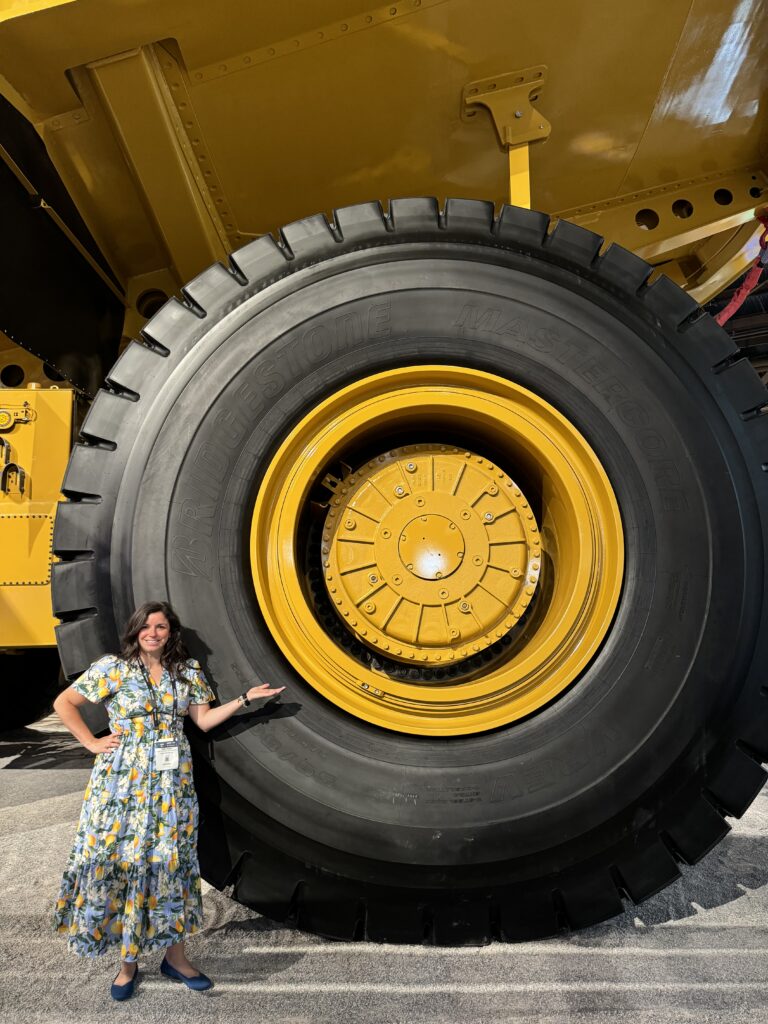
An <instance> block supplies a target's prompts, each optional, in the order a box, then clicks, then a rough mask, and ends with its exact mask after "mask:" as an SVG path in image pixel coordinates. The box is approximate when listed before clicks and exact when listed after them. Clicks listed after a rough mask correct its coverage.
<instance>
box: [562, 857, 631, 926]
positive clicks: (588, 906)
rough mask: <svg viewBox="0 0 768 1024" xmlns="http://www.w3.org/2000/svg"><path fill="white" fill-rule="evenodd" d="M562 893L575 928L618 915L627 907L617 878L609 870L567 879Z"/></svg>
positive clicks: (563, 883) (568, 915)
mask: <svg viewBox="0 0 768 1024" xmlns="http://www.w3.org/2000/svg"><path fill="white" fill-rule="evenodd" d="M560 894H561V895H562V898H563V903H564V905H565V913H566V917H567V918H568V923H569V925H570V926H571V928H587V927H588V926H589V925H593V924H599V923H600V922H601V921H605V920H606V919H607V918H609V917H615V916H616V914H620V913H621V912H622V911H623V909H624V904H623V903H622V902H621V897H620V896H619V894H618V892H617V891H616V886H615V884H614V882H613V879H612V878H611V876H610V875H609V874H608V872H607V871H604V872H602V873H598V874H590V875H588V876H586V877H584V878H578V879H572V880H564V881H563V882H562V883H561V885H560Z"/></svg>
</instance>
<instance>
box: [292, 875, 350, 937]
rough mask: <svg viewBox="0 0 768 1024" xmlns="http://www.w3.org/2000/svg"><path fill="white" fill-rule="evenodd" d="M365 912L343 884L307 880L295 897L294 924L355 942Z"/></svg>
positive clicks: (321, 933) (320, 933) (326, 880)
mask: <svg viewBox="0 0 768 1024" xmlns="http://www.w3.org/2000/svg"><path fill="white" fill-rule="evenodd" d="M364 917H365V910H364V907H363V906H362V903H361V902H360V899H359V898H358V897H357V896H350V890H349V887H348V886H347V885H344V884H343V883H341V884H339V883H337V882H334V881H331V880H329V879H322V880H320V879H314V878H313V879H309V880H308V881H305V882H303V883H302V885H301V888H300V890H299V896H298V916H297V922H296V923H297V924H298V926H299V928H304V929H306V930H307V931H310V932H316V933H317V934H318V935H324V936H325V937H326V938H328V939H347V940H350V939H354V938H355V937H356V936H357V932H358V929H359V927H360V925H361V923H363V921H364Z"/></svg>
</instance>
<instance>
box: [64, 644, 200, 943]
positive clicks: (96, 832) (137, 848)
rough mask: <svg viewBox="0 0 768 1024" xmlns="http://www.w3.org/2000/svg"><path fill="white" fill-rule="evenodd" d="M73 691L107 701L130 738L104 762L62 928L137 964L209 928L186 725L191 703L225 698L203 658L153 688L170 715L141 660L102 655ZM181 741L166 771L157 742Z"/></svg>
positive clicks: (91, 793)
mask: <svg viewBox="0 0 768 1024" xmlns="http://www.w3.org/2000/svg"><path fill="white" fill-rule="evenodd" d="M73 685H74V689H75V690H76V691H77V692H78V693H81V694H82V695H83V696H84V697H87V698H88V700H90V701H94V702H102V701H103V702H105V704H106V708H107V711H108V714H109V724H110V728H111V729H112V731H113V732H116V733H119V734H120V737H121V740H120V746H119V747H118V748H117V749H116V750H114V751H110V752H109V753H106V754H98V755H97V757H96V761H95V763H94V766H93V771H92V773H91V778H90V781H89V783H88V786H87V788H86V790H85V799H84V801H83V809H82V813H81V815H80V822H79V825H78V829H77V836H76V839H75V845H74V848H73V850H72V853H71V854H70V857H69V862H68V864H67V868H66V871H65V872H64V878H63V880H62V884H61V890H60V892H59V898H58V900H57V901H56V908H55V911H54V927H55V929H56V930H57V931H58V932H61V933H63V934H66V935H67V936H68V937H69V945H70V948H71V949H73V950H74V952H75V953H78V954H79V955H81V956H100V955H101V954H103V953H106V952H107V950H108V949H109V948H110V947H112V946H117V947H119V948H120V956H121V958H122V959H123V960H137V959H138V957H139V956H140V954H142V953H147V952H149V951H150V950H153V949H159V948H161V947H163V946H170V945H172V944H173V943H174V942H178V941H179V940H180V939H183V938H184V937H185V936H186V935H190V934H192V933H193V932H195V931H197V930H198V929H199V928H200V925H201V923H202V898H201V890H200V873H199V868H198V863H197V820H198V810H197V797H196V795H195V790H194V786H193V782H192V760H191V755H190V750H189V742H188V740H187V738H186V736H185V735H184V731H183V722H184V716H185V715H186V713H187V709H188V708H189V705H190V704H205V703H208V702H210V701H213V700H214V699H215V698H214V694H213V692H212V690H211V688H210V687H209V685H208V683H207V682H206V680H205V677H204V676H203V674H202V672H201V671H200V666H199V664H198V663H197V662H196V661H188V662H187V663H186V664H185V665H184V667H183V668H182V669H181V671H180V673H178V674H177V675H176V677H175V679H173V680H172V679H171V676H170V674H169V672H168V670H167V669H166V670H164V671H163V676H162V679H161V681H160V683H159V684H158V683H155V682H152V683H151V686H152V688H153V690H154V695H155V704H156V706H157V710H158V711H159V712H161V713H160V714H153V703H152V700H151V697H152V694H151V693H150V691H149V687H148V682H147V679H146V676H145V674H144V673H143V671H142V668H141V666H140V664H139V663H138V662H136V663H134V662H126V661H124V660H122V659H121V658H117V657H113V656H111V655H110V656H107V657H105V658H101V659H100V660H99V661H97V662H95V663H94V664H93V665H91V667H90V668H89V669H88V670H87V672H85V673H84V674H83V675H82V676H80V678H79V679H78V680H77V682H75V683H74V684H73ZM174 687H175V691H176V719H175V721H174V719H173V706H174ZM155 722H157V725H156V724H155ZM172 737H176V738H177V739H178V742H179V766H178V768H176V769H173V768H171V769H165V770H163V771H158V770H157V768H156V765H155V741H156V740H164V739H171V738H172Z"/></svg>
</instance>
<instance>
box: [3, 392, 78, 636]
mask: <svg viewBox="0 0 768 1024" xmlns="http://www.w3.org/2000/svg"><path fill="white" fill-rule="evenodd" d="M73 397H74V396H73V392H72V391H71V390H65V389H59V388H55V387H50V388H47V389H43V388H40V387H29V388H14V389H11V388H3V389H0V648H10V647H40V646H49V645H53V644H55V642H56V641H55V637H54V625H55V622H56V620H55V619H54V617H53V615H52V614H51V593H50V576H51V568H50V567H51V559H52V554H51V542H52V536H53V521H54V516H55V513H56V503H57V501H58V499H59V498H60V496H61V494H60V490H61V480H62V478H63V476H64V470H65V468H66V465H67V460H68V458H69V449H70V444H71V436H72V409H73ZM5 471H7V472H5ZM3 485H4V486H3Z"/></svg>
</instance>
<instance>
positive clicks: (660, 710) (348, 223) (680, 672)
mask: <svg viewBox="0 0 768 1024" xmlns="http://www.w3.org/2000/svg"><path fill="white" fill-rule="evenodd" d="M649 274H650V268H649V267H648V266H647V265H646V264H645V263H643V261H641V260H639V259H637V257H635V256H633V255H632V254H630V253H628V252H626V251H625V250H622V249H620V248H618V247H616V246H612V247H610V248H608V249H607V250H606V251H605V252H603V253H601V251H600V239H599V238H597V237H596V236H594V235H592V234H591V233H590V232H587V231H584V230H583V229H581V228H577V227H575V226H574V225H571V224H566V223H560V224H558V225H557V226H556V227H555V229H554V230H553V231H551V232H550V231H549V222H548V218H547V217H546V216H545V215H543V214H539V213H535V212H531V211H527V210H520V209H516V208H511V207H508V208H505V209H504V210H503V211H502V213H501V216H500V217H499V218H497V219H494V216H493V210H492V207H491V206H490V205H489V204H486V203H481V202H474V201H462V200H452V201H449V202H448V204H447V206H446V208H445V210H443V211H440V210H439V209H438V206H437V203H436V202H435V201H434V200H430V199H412V200H395V201H393V202H392V203H391V204H390V207H389V211H388V214H387V215H386V216H385V215H384V214H383V212H382V210H381V208H380V207H379V206H378V205H376V204H370V205H365V206H359V207H351V208H348V209H344V210H339V211H338V212H337V213H336V215H335V218H334V222H333V223H332V224H329V223H328V222H327V221H326V220H325V218H323V217H313V218H309V219H307V220H305V221H302V222H300V223H298V224H293V225H290V226H288V227H287V228H285V229H284V230H283V232H282V233H281V235H280V237H279V239H278V240H277V241H275V240H274V239H272V238H269V237H266V238H262V239H259V240H258V241H256V242H253V243H251V244H250V245H248V246H246V247H245V248H244V249H242V250H240V251H239V252H238V253H236V254H235V255H234V257H233V261H232V265H231V266H230V267H229V268H224V267H221V266H218V265H217V266H214V267H212V268H210V269H209V270H208V271H206V272H205V273H204V274H202V275H200V277H199V278H197V279H196V280H194V281H193V282H191V283H190V284H189V285H188V287H187V288H186V289H185V290H184V296H183V301H176V300H172V301H171V302H169V303H168V304H167V305H166V306H165V307H164V308H163V309H162V310H161V311H160V312H159V313H158V314H157V315H156V316H155V317H154V318H153V319H152V320H151V321H150V322H149V324H148V325H147V328H146V330H145V332H144V336H143V338H142V339H141V340H140V341H137V342H135V343H134V344H132V345H131V346H129V347H128V348H127V349H126V350H125V352H124V353H123V355H122V356H121V358H120V359H119V361H118V362H117V364H116V365H115V367H114V368H113V369H112V371H111V372H110V375H109V378H108V381H107V385H106V387H105V389H103V390H102V391H101V392H100V393H99V395H98V396H97V398H96V400H95V402H94V404H93V406H92V409H91V412H90V413H89V416H88V418H87V420H86V422H85V425H84V431H83V432H84V441H83V443H81V444H80V445H78V446H77V447H76V449H75V451H74V453H73V456H72V460H71V462H70V467H69V469H68V472H67V475H66V479H65V484H64V489H65V493H66V495H67V497H68V499H69V501H68V503H67V504H64V505H62V507H61V512H60V514H59V516H58V519H57V523H56V530H55V537H54V545H55V549H56V551H57V553H58V554H59V555H60V556H61V557H62V559H63V561H62V562H61V563H59V564H58V565H56V566H55V567H54V602H55V610H56V614H58V615H60V616H61V617H62V618H63V619H64V622H63V624H62V625H61V626H60V628H59V632H58V637H59V644H60V649H61V654H62V659H63V663H64V666H65V670H66V671H67V673H68V674H69V675H74V674H76V673H78V672H79V671H81V670H82V669H83V668H85V667H86V666H87V664H88V663H89V662H90V661H92V660H94V659H95V658H96V657H98V656H99V655H100V654H102V653H103V652H104V651H107V650H113V649H115V647H116V642H117V641H116V636H117V632H116V623H121V622H122V621H123V620H124V619H125V618H126V617H127V615H128V613H129V612H130V610H131V609H132V608H133V606H134V605H135V604H136V603H138V602H139V601H141V600H144V599H147V598H150V597H164V598H168V599H170V600H171V602H172V603H173V604H174V606H175V607H176V609H177V611H178V612H179V614H180V616H181V618H182V621H183V622H185V623H186V624H187V625H188V627H189V629H190V631H191V635H190V638H191V645H192V647H193V648H194V651H195V653H196V654H197V655H198V656H199V657H200V658H201V660H202V661H203V663H204V665H205V667H206V669H207V670H208V672H209V675H210V677H211V679H212V681H213V682H214V684H215V686H216V688H217V692H218V693H219V695H220V697H221V698H222V699H228V698H230V697H232V696H234V695H235V694H237V693H239V692H241V691H242V689H243V688H244V685H247V684H248V683H249V682H250V681H251V680H254V679H263V680H265V681H269V682H271V683H273V684H275V685H285V686H286V687H287V690H286V692H285V694H284V696H283V700H282V702H281V704H280V705H279V707H277V709H275V710H273V711H269V710H266V711H261V710H260V711H256V712H254V713H253V714H250V715H243V716H241V717H239V718H238V719H236V720H233V721H232V722H231V723H230V725H229V726H228V727H227V728H225V729H224V730H222V733H221V735H218V736H214V737H213V738H212V739H211V740H210V742H209V741H202V740H200V739H199V737H198V738H197V739H196V740H195V746H196V753H197V758H196V762H197V765H196V769H197V782H198V790H199V793H200V796H201V801H202V804H203V818H204V823H203V828H202V831H201V840H200V843H201V845H200V853H201V863H202V865H203V870H204V873H205V874H206V877H208V878H209V879H210V880H211V881H212V882H214V884H217V885H219V886H223V885H225V884H228V883H233V884H234V885H235V893H236V895H237V897H238V898H239V899H241V900H243V901H244V902H247V903H250V904H251V905H253V906H256V907H257V908H258V909H261V910H263V911H264V912H265V913H268V914H271V915H272V916H275V917H278V918H286V917H290V918H292V919H296V920H297V921H298V922H299V923H300V924H301V926H302V927H306V928H308V929H310V930H314V931H317V932H319V933H321V934H324V935H331V936H339V937H345V938H350V937H359V938H362V937H366V936H367V937H369V938H374V939H378V940H389V941H410V942H419V941H434V942H439V943H446V944H454V943H467V942H470V943H474V942H478V941H485V940H487V939H489V938H491V937H494V936H496V937H500V938H505V939H518V938H524V937H527V936H534V935H537V936H540V935H544V934H550V933H552V932H553V931H556V930H558V929H559V928H567V927H574V928H575V927H582V926H584V925H587V924H591V923H594V922H595V921H599V920H602V919H604V918H605V917H608V916H610V915H612V914H614V913H617V912H618V911H619V910H620V909H621V901H622V899H624V898H631V899H636V900H640V899H644V898H647V897H648V896H650V895H651V894H652V893H654V892H656V891H658V889H659V888H661V887H663V886H664V885H666V884H667V883H668V882H670V881H671V880H673V878H674V877H675V876H676V871H677V868H676V861H683V862H687V863H692V862H695V861H696V860H698V859H699V858H700V857H701V856H703V855H704V854H705V853H706V852H707V850H709V849H710V848H711V846H712V845H714V843H716V842H717V841H718V839H719V838H720V837H721V836H722V835H723V834H724V833H725V832H726V831H727V828H728V826H727V823H726V822H725V816H726V815H727V814H740V813H742V812H743V810H744V808H745V807H746V806H747V805H748V803H749V801H750V800H751V799H752V798H753V796H754V795H755V794H756V793H757V791H758V789H759V788H760V786H761V784H762V780H763V779H764V777H765V773H764V772H763V771H762V769H761V767H760V761H761V760H762V759H763V758H765V757H766V756H767V755H768V701H767V700H766V696H765V691H764V685H765V682H766V680H765V671H764V666H765V664H766V653H768V652H767V651H766V647H768V629H766V622H765V619H766V614H767V613H768V607H767V606H766V601H765V569H766V565H765V549H764V537H765V519H766V514H767V513H768V478H767V477H766V473H765V472H764V466H765V465H766V464H768V430H767V429H766V423H767V422H768V418H766V417H765V416H763V415H762V414H761V409H762V408H763V406H764V404H765V390H764V388H763V386H762V384H761V382H760V380H759V378H758V376H757V374H756V373H755V372H754V370H753V369H752V367H751V366H750V364H749V361H748V360H747V359H745V358H740V357H739V354H738V352H737V350H736V348H735V346H734V345H733V343H732V342H731V341H730V339H729V338H728V336H727V335H726V334H725V332H724V331H722V330H721V329H720V328H718V327H717V325H716V324H715V323H714V322H713V321H712V320H711V319H710V318H709V317H708V316H705V315H703V314H701V312H700V310H699V309H698V307H697V306H696V304H695V303H694V302H693V301H692V300H691V299H690V298H689V297H688V296H686V295H685V294H684V293H682V292H681V291H680V290H679V289H678V288H677V287H676V286H675V285H673V284H672V283H671V282H670V281H669V280H668V279H666V278H664V277H662V278H660V279H659V280H658V281H656V282H655V283H654V284H652V285H650V286H649V285H648V283H647V281H648V276H649ZM427 362H435V363H448V364H454V365H456V364H458V365H469V366H473V367H476V368H478V369H482V370H486V371H489V372H493V373H497V374H501V375H504V376H507V377H509V378H510V379H512V380H514V381H516V382H517V383H520V384H522V385H524V386H525V387H528V388H531V389H532V390H534V391H536V392H537V393H538V394H540V395H542V396H543V397H544V398H545V399H546V400H547V401H549V402H550V403H552V404H553V405H554V406H556V407H557V408H558V409H559V410H560V411H561V412H562V413H563V414H564V415H566V416H567V417H568V418H569V419H570V420H571V421H572V422H573V423H574V424H575V425H576V426H577V427H578V428H579V429H580V430H581V432H582V433H583V434H584V435H585V436H586V437H587V439H588V440H589V442H590V443H591V445H592V446H593V448H594V449H595V450H596V452H597V453H598V455H599V457H600V459H601V461H602V463H603V465H604V467H605V469H606V471H607V473H608V475H609V477H610V479H611V482H612V485H613V487H614V490H615V492H616V495H617V498H618V501H619V505H620V509H621V514H622V519H623V524H624V530H625V537H626V545H627V550H626V572H625V580H624V588H623V592H622V597H621V601H620V605H619V609H618V611H617V615H616V618H615V621H614V623H613V626H612V628H611V630H610V633H609V635H608V637H607V638H606V640H605V642H604V644H603V646H602V648H601V650H600V652H599V653H598V655H597V656H596V658H595V659H594V660H593V662H592V664H591V665H590V666H589V667H588V669H587V670H586V671H585V672H584V673H583V675H582V677H581V678H580V679H579V680H578V681H577V682H576V683H575V684H574V685H573V686H572V687H571V689H570V690H569V691H568V692H567V693H565V694H564V695H562V696H561V698H560V699H559V700H557V701H555V702H554V703H553V704H551V705H550V706H549V707H547V708H545V709H543V710H542V711H541V712H539V713H538V714H536V715H534V716H533V717H531V718H530V719H529V720H527V721H525V722H521V723H517V724H516V725H514V726H510V727H509V728H505V729H500V730H496V731H494V732H491V733H488V734H484V735H480V736H473V737H460V738H455V739H432V738H428V737H412V736H404V735H395V734H392V733H388V732H386V731H384V730H380V729H377V728H376V727H373V726H370V725H367V724H366V723H363V722H361V721H358V720H357V719H354V718H352V717H350V716H348V715H346V714H345V713H344V712H341V711H339V710H338V709H337V708H335V707H333V706H332V705H330V704H329V702H327V701H325V700H324V699H323V698H322V697H320V696H319V695H318V694H317V693H316V692H315V691H314V689H313V688H312V687H311V685H309V684H308V683H307V681H305V680H302V679H300V678H299V677H298V676H297V674H296V673H295V672H294V671H293V669H292V668H291V667H290V665H289V664H288V662H287V660H286V659H285V657H284V656H283V655H282V653H281V652H280V651H279V650H278V649H277V647H276V645H275V643H274V641H273V640H272V638H271V637H270V635H269V633H268V631H267V629H266V627H265V625H264V622H263V620H262V618H261V615H260V612H259V609H258V606H257V603H256V600H255V596H254V593H253V586H252V583H251V579H250V570H249V564H248V548H247V538H248V531H249V529H250V518H251V511H252V505H253V499H254V496H255V494H256V492H257V490H258V486H259V481H260V479H261V476H262V474H263V472H264V470H265V467H266V465H267V464H268V462H269V459H270V457H271V455H272V454H273V453H274V451H275V449H276V447H277V445H278V444H279V443H280V441H281V439H282V438H283V437H284V436H285V434H286V433H287V432H288V431H289V430H290V428H291V427H292V426H293V425H294V424H295V422H296V421H297V419H299V418H300V417H301V416H302V415H303V414H304V413H305V412H306V410H307V409H308V408H310V407H311V406H312V405H314V404H315V403H317V402H318V401H320V400H322V399H323V398H324V397H325V396H327V395H329V394H331V393H332V392H333V391H335V390H337V389H338V388H339V387H341V386H344V385H345V384H347V383H349V382H351V381H353V380H355V379H359V378H360V377H362V376H367V375H369V374H372V373H380V372H385V371H386V370H387V369H390V368H393V367H397V366H403V365H409V364H420V363H427ZM384 440H385V439H384ZM193 738H194V737H193Z"/></svg>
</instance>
